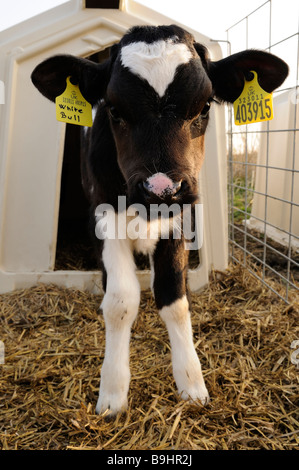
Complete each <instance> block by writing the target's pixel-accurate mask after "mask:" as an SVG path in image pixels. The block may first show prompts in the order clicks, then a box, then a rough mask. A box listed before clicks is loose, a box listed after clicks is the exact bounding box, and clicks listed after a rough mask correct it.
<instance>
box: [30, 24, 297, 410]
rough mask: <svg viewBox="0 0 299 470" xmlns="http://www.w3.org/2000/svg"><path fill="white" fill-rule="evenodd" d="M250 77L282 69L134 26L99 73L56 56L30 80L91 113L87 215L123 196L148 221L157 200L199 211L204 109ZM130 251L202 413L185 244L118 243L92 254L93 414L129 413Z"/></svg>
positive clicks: (133, 295)
mask: <svg viewBox="0 0 299 470" xmlns="http://www.w3.org/2000/svg"><path fill="white" fill-rule="evenodd" d="M251 70H254V71H256V72H257V75H258V80H259V83H260V85H261V87H262V88H263V89H264V90H266V91H267V92H272V91H273V90H274V89H275V88H277V87H278V86H280V85H281V83H282V82H283V81H284V79H285V77H286V76H287V73H288V67H287V65H286V64H285V63H284V62H283V61H282V60H281V59H279V58H277V57H275V56H273V55H271V54H268V53H266V52H263V51H254V50H249V51H244V52H241V53H238V54H234V55H232V56H230V57H228V58H225V59H222V60H220V61H217V62H212V61H211V60H210V59H209V57H208V53H207V49H206V48H205V47H204V46H203V45H200V44H198V43H196V41H195V40H194V38H193V37H192V36H191V35H190V34H189V33H188V32H187V31H184V30H183V29H181V28H179V27H177V26H174V25H172V26H159V27H144V26H143V27H135V28H132V29H131V30H130V31H129V32H128V33H127V34H126V35H125V36H124V37H123V39H122V40H121V41H120V43H119V44H118V45H116V46H114V47H113V48H112V51H111V56H110V58H109V59H108V60H107V61H105V62H103V63H101V64H94V63H92V62H90V61H88V60H85V59H80V58H76V57H72V56H55V57H52V58H50V59H47V60H46V61H44V62H43V63H41V64H40V65H38V66H37V67H36V69H35V70H34V71H33V73H32V80H33V83H34V84H35V86H36V87H37V88H38V89H39V91H40V92H41V93H42V94H43V95H44V96H46V97H47V98H49V99H50V100H52V101H54V100H55V98H56V96H58V95H60V94H61V93H62V92H63V91H64V89H65V86H66V79H67V77H68V76H71V80H72V81H73V82H76V83H78V84H79V87H80V90H81V92H82V94H83V96H84V97H85V98H86V99H87V100H88V101H89V102H91V103H92V105H93V106H94V107H95V108H96V109H97V113H96V118H95V121H94V124H93V127H92V130H91V136H90V139H91V140H90V142H89V143H88V149H87V152H86V154H85V160H84V162H83V165H82V168H83V169H84V175H83V180H84V181H85V186H86V187H85V189H86V192H87V194H88V197H89V200H90V203H91V205H92V207H93V209H94V208H95V207H96V206H97V205H99V204H101V203H109V204H111V205H112V206H113V207H115V208H116V202H117V197H118V196H120V195H125V196H126V200H127V205H130V204H132V203H141V204H142V205H143V206H144V207H145V208H146V209H147V211H149V209H150V208H151V206H152V205H153V204H155V203H157V202H158V203H159V202H161V201H163V202H165V203H166V204H168V205H169V204H172V203H173V202H176V203H177V204H179V207H182V205H183V204H186V203H191V204H193V203H194V202H195V201H196V199H197V194H198V172H199V170H200V168H201V165H202V162H203V156H204V134H205V130H206V127H207V124H208V118H209V109H210V106H211V103H212V102H213V101H214V100H218V101H227V102H233V101H234V100H235V99H236V98H237V97H238V96H239V95H240V94H241V92H242V89H243V86H244V79H245V78H247V77H248V76H249V75H248V74H249V72H250V71H251ZM115 217H116V218H117V217H118V215H117V214H116V215H115ZM149 223H150V224H152V223H153V222H152V221H150V222H149ZM134 249H136V250H142V251H146V252H148V253H149V254H150V259H151V266H152V287H153V291H154V295H155V300H156V304H157V307H158V309H159V311H160V314H161V317H162V318H163V320H164V321H165V323H166V325H167V328H168V332H169V337H170V342H171V347H172V362H173V373H174V377H175V380H176V383H177V387H178V391H179V393H180V394H181V396H182V397H183V398H185V399H192V400H199V401H201V402H202V403H206V402H207V401H208V392H207V389H206V387H205V383H204V379H203V376H202V372H201V366H200V362H199V359H198V357H197V354H196V352H195V349H194V345H193V340H192V331H191V321H190V304H189V300H188V296H187V268H188V263H187V260H188V253H187V252H186V250H185V245H184V239H183V234H182V237H181V238H180V239H177V238H175V237H174V236H172V235H171V234H170V236H169V238H168V239H163V238H160V239H155V240H154V242H151V241H150V242H149V243H145V242H144V241H142V240H134V242H132V240H130V239H129V238H128V237H127V238H121V237H119V238H118V237H115V238H106V239H105V240H104V242H103V243H100V244H99V247H98V250H99V258H100V259H101V263H102V269H103V275H104V277H103V279H104V288H105V291H106V292H105V296H104V299H103V302H102V305H101V306H102V309H103V314H104V318H105V324H106V350H105V360H104V364H103V367H102V371H101V387H100V396H99V400H98V405H97V411H98V412H102V411H104V410H106V409H107V408H108V409H109V410H110V412H111V413H117V412H118V411H120V410H122V409H125V408H126V405H127V392H128V388H129V381H130V370H129V339H130V329H131V325H132V323H133V321H134V319H135V317H136V314H137V311H138V305H139V296H140V292H139V291H140V288H139V283H138V280H137V277H136V274H135V264H134V258H133V250H134Z"/></svg>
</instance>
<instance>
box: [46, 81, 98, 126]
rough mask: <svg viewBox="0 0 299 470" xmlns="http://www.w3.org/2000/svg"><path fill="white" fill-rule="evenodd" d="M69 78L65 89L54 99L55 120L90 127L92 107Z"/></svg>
mask: <svg viewBox="0 0 299 470" xmlns="http://www.w3.org/2000/svg"><path fill="white" fill-rule="evenodd" d="M70 78H71V77H67V79H66V89H65V90H64V92H63V93H62V94H61V95H59V96H57V97H56V99H55V105H56V119H57V121H60V122H67V123H69V124H77V125H78V126H87V127H91V126H92V106H91V104H90V103H88V101H86V99H85V98H84V97H83V96H82V93H81V91H80V89H79V86H78V85H73V84H72V83H71V81H70Z"/></svg>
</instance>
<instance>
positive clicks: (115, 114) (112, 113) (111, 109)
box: [109, 106, 122, 122]
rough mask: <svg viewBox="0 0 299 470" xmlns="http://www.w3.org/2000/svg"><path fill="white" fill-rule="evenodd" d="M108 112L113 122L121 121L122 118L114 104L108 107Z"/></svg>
mask: <svg viewBox="0 0 299 470" xmlns="http://www.w3.org/2000/svg"><path fill="white" fill-rule="evenodd" d="M109 114H110V116H111V118H112V120H113V121H114V122H121V121H122V118H121V116H120V114H119V112H118V111H117V109H116V108H115V107H114V106H110V107H109Z"/></svg>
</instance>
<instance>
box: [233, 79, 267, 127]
mask: <svg viewBox="0 0 299 470" xmlns="http://www.w3.org/2000/svg"><path fill="white" fill-rule="evenodd" d="M250 72H251V73H252V74H253V79H252V80H250V81H247V80H245V83H244V88H243V91H242V93H241V95H240V96H239V98H237V99H236V101H235V102H234V115H235V124H236V125H237V126H241V125H243V124H252V123H255V122H263V121H270V120H271V119H273V99H272V93H267V92H266V91H265V90H263V89H262V88H261V86H260V85H259V83H258V77H257V73H256V72H254V71H253V70H251V71H250Z"/></svg>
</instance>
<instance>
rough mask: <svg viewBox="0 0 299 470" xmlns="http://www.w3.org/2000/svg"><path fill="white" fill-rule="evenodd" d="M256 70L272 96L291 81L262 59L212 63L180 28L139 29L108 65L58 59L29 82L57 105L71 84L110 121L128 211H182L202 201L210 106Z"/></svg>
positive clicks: (250, 55)
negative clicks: (165, 207) (174, 206)
mask: <svg viewBox="0 0 299 470" xmlns="http://www.w3.org/2000/svg"><path fill="white" fill-rule="evenodd" d="M251 70H255V71H256V72H257V74H258V80H259V83H260V85H261V87H262V88H263V89H264V90H266V91H267V92H272V91H273V90H274V89H275V88H277V87H278V86H280V85H281V83H282V82H283V81H284V79H285V78H286V76H287V74H288V66H287V65H286V64H285V62H283V61H282V60H281V59H279V58H278V57H276V56H274V55H272V54H269V53H266V52H263V51H256V50H247V51H244V52H240V53H237V54H234V55H232V56H230V57H228V58H225V59H222V60H219V61H216V62H213V61H211V60H210V59H209V57H208V52H207V49H206V48H205V47H204V46H203V45H201V44H198V43H197V42H196V41H195V39H194V38H193V36H192V35H191V34H189V33H188V32H187V31H185V30H183V29H181V28H179V27H178V26H174V25H172V26H158V27H152V26H141V27H134V28H132V29H131V30H130V31H129V32H128V33H127V34H126V35H125V36H124V37H123V38H122V40H121V41H120V43H119V44H118V45H116V46H113V48H112V50H111V56H110V58H109V59H108V60H106V61H105V62H103V63H101V64H95V63H93V62H91V61H89V60H85V59H81V58H76V57H73V56H68V55H66V56H64V55H61V56H55V57H52V58H50V59H48V60H46V61H44V62H43V63H41V64H40V65H38V66H37V67H36V69H35V70H34V71H33V73H32V81H33V83H34V85H35V86H36V87H37V88H38V89H39V91H40V92H41V93H42V94H43V95H44V96H46V97H47V98H49V99H50V100H52V101H54V100H55V98H56V96H58V95H60V94H61V93H62V92H63V91H64V89H65V86H66V78H67V77H68V76H71V81H72V82H76V83H78V84H79V87H80V90H81V92H82V94H83V96H84V97H85V98H86V99H87V100H88V101H89V102H91V103H92V105H93V106H95V105H99V108H100V111H101V112H105V113H107V116H108V119H109V122H110V127H111V131H112V133H113V137H114V141H115V145H116V149H117V160H118V165H119V168H120V170H121V172H122V175H123V177H124V179H125V181H126V183H127V193H128V196H129V202H130V203H135V202H140V203H143V204H145V205H148V204H150V203H153V202H159V201H160V202H161V200H163V201H164V202H165V201H166V202H168V203H172V202H177V203H179V204H180V205H182V204H183V203H190V202H194V201H195V200H196V198H197V195H198V172H199V170H200V168H201V165H202V163H203V159H204V134H205V131H206V128H207V125H208V120H209V109H210V106H211V104H212V102H213V101H214V100H218V101H225V102H233V101H234V100H235V99H236V98H237V97H238V96H239V95H240V94H241V92H242V89H243V86H244V79H245V78H246V77H247V76H248V74H249V72H250V71H251ZM96 120H97V117H96ZM94 127H96V122H95V124H94Z"/></svg>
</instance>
